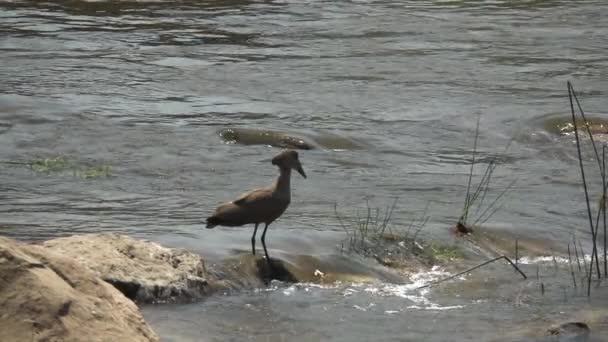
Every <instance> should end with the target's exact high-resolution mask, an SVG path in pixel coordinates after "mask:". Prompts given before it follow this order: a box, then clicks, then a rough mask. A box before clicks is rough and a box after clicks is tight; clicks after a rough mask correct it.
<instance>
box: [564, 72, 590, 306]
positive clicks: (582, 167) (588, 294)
mask: <svg viewBox="0 0 608 342" xmlns="http://www.w3.org/2000/svg"><path fill="white" fill-rule="evenodd" d="M573 93H574V88H573V87H572V83H570V81H568V98H569V100H570V112H571V114H572V125H573V126H574V137H575V138H576V151H577V153H578V162H579V167H580V169H581V178H582V181H583V189H584V190H585V202H586V203H587V216H588V218H589V227H590V229H591V236H592V239H593V247H594V252H596V253H597V249H596V248H595V247H596V246H595V230H594V229H593V215H592V214H591V205H590V204H589V191H588V189H587V180H586V178H585V167H584V166H583V156H582V153H581V141H580V137H579V134H578V127H577V124H576V115H575V114H574V102H573V101H572V97H573V96H575V95H573ZM583 260H584V258H583ZM592 272H593V252H592V253H591V268H590V270H589V274H588V286H587V296H591V273H592Z"/></svg>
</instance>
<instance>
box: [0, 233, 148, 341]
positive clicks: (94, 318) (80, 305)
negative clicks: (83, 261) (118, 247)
mask: <svg viewBox="0 0 608 342" xmlns="http://www.w3.org/2000/svg"><path fill="white" fill-rule="evenodd" d="M0 307H1V308H2V310H1V311H0V331H1V332H2V333H1V337H0V339H1V340H2V341H7V342H9V341H158V337H157V336H156V334H155V333H154V332H153V331H152V329H151V328H150V327H149V326H148V324H147V323H146V322H145V321H144V319H143V317H142V316H141V314H140V312H139V310H138V308H137V306H136V305H135V304H134V303H133V302H132V301H130V300H129V299H127V298H126V297H125V296H123V295H122V294H121V293H120V292H119V291H117V290H116V289H115V288H114V287H112V286H111V285H110V284H108V283H106V282H104V281H103V280H101V279H100V278H99V277H97V276H96V275H95V274H94V273H93V272H92V271H90V270H88V269H87V268H86V267H84V266H82V265H80V264H79V263H78V262H76V261H74V260H72V259H71V258H69V257H65V256H62V255H60V254H58V253H54V252H51V251H49V250H48V249H46V248H44V247H41V246H36V245H27V244H24V243H21V242H16V241H14V240H11V239H8V238H4V237H0Z"/></svg>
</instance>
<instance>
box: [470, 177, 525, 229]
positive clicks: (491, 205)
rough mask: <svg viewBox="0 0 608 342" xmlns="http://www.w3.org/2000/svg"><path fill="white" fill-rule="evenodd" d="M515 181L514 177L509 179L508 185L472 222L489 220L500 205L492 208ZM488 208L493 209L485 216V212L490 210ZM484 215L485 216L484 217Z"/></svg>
mask: <svg viewBox="0 0 608 342" xmlns="http://www.w3.org/2000/svg"><path fill="white" fill-rule="evenodd" d="M515 182H517V179H514V180H513V181H511V183H509V185H507V187H506V188H504V189H503V190H502V191H501V192H500V194H498V196H497V197H496V198H495V199H494V201H492V203H490V205H489V206H488V207H487V208H486V210H484V211H483V213H482V214H481V215H479V217H478V218H477V220H475V222H474V223H473V225H476V224H477V222H480V221H481V222H482V223H481V224H483V223H485V222H486V221H487V220H489V219H490V218H491V217H492V216H493V215H494V214H495V213H496V211H498V209H500V206H499V207H497V208H493V207H494V206H495V205H496V204H497V203H498V201H499V200H500V199H501V198H502V197H503V196H504V195H505V194H506V193H507V191H509V190H510V189H511V188H512V187H513V185H515ZM490 209H494V210H492V211H491V212H490V214H489V215H487V216H486V213H487V212H488V211H489V210H490ZM484 216H485V218H484Z"/></svg>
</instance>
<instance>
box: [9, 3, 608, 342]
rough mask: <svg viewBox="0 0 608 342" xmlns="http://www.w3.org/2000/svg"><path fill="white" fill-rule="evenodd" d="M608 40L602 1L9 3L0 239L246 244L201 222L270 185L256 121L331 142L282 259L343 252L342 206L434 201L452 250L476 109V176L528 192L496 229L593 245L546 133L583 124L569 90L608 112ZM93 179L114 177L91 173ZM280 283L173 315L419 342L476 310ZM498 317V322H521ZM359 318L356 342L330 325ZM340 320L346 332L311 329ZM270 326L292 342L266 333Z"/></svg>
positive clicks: (573, 177) (278, 236) (307, 159)
mask: <svg viewBox="0 0 608 342" xmlns="http://www.w3.org/2000/svg"><path fill="white" fill-rule="evenodd" d="M607 47H608V2H605V1H599V0H598V1H592V0H589V1H557V0H556V1H550V0H546V1H540V0H537V1H506V0H505V1H501V0H497V1H385V0H378V1H291V0H286V1H244V0H241V1H239V0H233V1H219V0H218V1H176V2H169V1H167V2H165V1H158V2H157V1H154V2H130V1H118V2H115V1H112V2H105V1H101V2H80V1H49V2H39V1H2V2H0V81H1V82H0V161H1V162H2V163H1V164H0V174H1V175H2V181H1V183H0V196H1V197H0V198H1V199H2V201H1V202H0V211H1V216H0V229H2V233H3V234H7V235H9V236H13V237H18V238H23V239H45V238H49V237H56V236H61V235H67V234H73V233H80V232H98V231H119V232H126V233H129V234H132V235H137V236H143V237H146V238H149V239H153V240H158V241H161V242H164V243H166V244H170V245H178V246H182V247H188V248H190V249H193V250H195V251H198V252H201V253H202V254H203V255H206V256H208V257H213V256H216V255H222V254H225V253H227V252H229V251H230V250H232V249H246V248H248V247H247V246H248V241H249V230H248V229H245V230H243V229H238V228H237V229H234V228H232V229H218V230H206V231H203V230H202V223H201V222H202V221H203V220H204V218H205V217H206V215H208V213H209V212H210V211H211V210H212V209H213V208H214V207H215V205H216V204H217V203H218V202H220V201H222V200H226V199H229V198H231V197H232V196H234V195H236V194H239V193H240V192H242V191H244V190H246V189H249V188H251V187H254V186H259V185H263V184H265V183H267V182H269V181H270V179H271V178H272V177H274V175H275V173H276V170H275V169H274V167H273V166H272V165H271V164H270V163H269V161H270V158H271V157H272V156H273V155H274V154H276V153H277V151H279V150H278V149H277V148H275V147H270V146H266V145H240V144H231V143H226V141H224V140H222V139H221V137H220V135H219V133H220V132H221V131H222V130H224V129H227V128H246V129H260V130H272V131H279V132H280V131H285V132H290V133H293V132H295V133H300V134H302V135H303V136H306V137H316V138H317V139H318V140H319V141H323V139H325V141H329V140H330V139H332V140H331V141H332V144H323V143H319V144H317V145H315V147H316V148H315V149H313V150H309V151H302V152H301V160H302V161H303V164H304V168H305V169H306V171H307V173H308V175H309V177H308V179H302V178H299V176H297V175H296V176H294V179H293V185H292V187H293V189H294V195H293V196H294V197H293V200H292V205H291V207H290V208H289V210H288V211H287V212H286V214H285V215H284V216H283V217H282V218H281V219H280V220H279V221H277V223H275V224H274V225H273V226H271V230H270V233H269V239H268V241H269V246H270V248H271V250H272V249H273V248H274V249H275V251H279V250H281V249H288V248H289V249H294V248H295V249H299V250H301V251H302V252H303V253H309V254H315V253H331V252H333V251H334V246H335V244H336V243H337V242H338V241H339V240H340V231H341V228H340V227H339V226H338V223H337V220H336V219H335V216H334V211H333V205H334V203H337V204H338V205H339V206H340V207H341V208H344V210H347V211H348V210H349V209H352V208H354V207H360V206H362V205H365V201H366V200H369V201H370V203H372V205H373V206H385V205H387V204H390V202H391V201H392V199H393V198H395V197H398V198H399V200H398V205H397V209H396V211H395V215H394V220H393V221H394V222H395V224H396V225H403V226H405V225H407V224H409V222H410V220H411V219H412V217H415V216H416V215H420V212H421V211H423V210H424V208H425V207H426V206H427V204H428V203H430V211H429V213H430V217H431V218H430V220H429V222H428V224H427V226H426V227H425V229H424V232H423V234H426V235H429V236H433V237H442V236H444V235H445V229H446V228H447V227H448V225H450V224H453V223H454V222H455V221H456V219H457V218H458V216H459V214H460V211H461V209H462V206H463V203H462V202H463V198H464V195H465V193H466V184H467V178H468V176H467V175H468V172H469V159H470V150H471V147H472V145H473V141H474V136H475V126H476V117H477V115H481V121H480V140H479V143H478V146H479V154H478V155H477V158H478V160H479V161H480V162H481V164H480V167H479V168H478V169H476V171H475V173H476V175H478V176H481V175H482V173H483V168H484V167H485V165H487V163H488V161H489V160H490V159H491V158H493V156H496V155H497V154H500V158H498V159H497V160H498V162H499V167H498V168H497V170H496V172H495V174H494V176H493V184H494V185H493V186H494V187H495V192H494V194H498V193H499V192H500V189H502V188H504V187H506V186H507V184H509V183H510V182H511V181H512V180H514V179H517V183H516V184H515V186H514V187H513V188H512V189H511V190H510V191H509V192H508V193H507V195H506V196H505V201H504V202H503V206H502V207H501V209H500V210H499V211H498V212H497V213H496V214H495V215H494V216H492V218H491V219H490V220H488V221H487V222H486V225H487V226H489V227H498V228H501V229H506V230H509V231H512V232H515V233H518V232H521V233H522V234H526V235H528V236H542V237H544V238H546V239H549V240H555V241H566V240H567V239H569V237H570V234H572V232H576V233H577V234H579V235H581V236H585V235H584V234H587V233H586V232H587V229H588V228H586V227H587V226H586V225H585V223H586V221H585V220H586V216H585V215H586V209H585V207H584V205H583V200H584V197H583V192H582V190H581V187H580V181H579V173H578V172H579V171H578V164H577V160H576V154H575V153H576V150H575V147H574V145H573V142H572V137H569V136H560V135H556V134H554V133H551V132H547V131H546V125H545V122H547V120H555V118H558V119H559V118H562V117H563V118H564V120H567V118H568V113H569V105H568V99H567V93H566V87H565V82H566V81H567V80H572V81H574V83H575V86H576V87H577V89H578V90H579V92H580V97H581V100H582V103H583V106H584V108H585V109H586V111H587V112H588V113H593V114H594V115H595V116H599V117H601V116H602V115H603V114H606V113H608V110H607V109H606V108H607V107H608V100H607V99H608V97H607V96H606V95H607V93H606V89H608V81H607V80H608V58H607V57H606V56H608V48H607ZM343 142H350V143H348V144H346V143H344V144H343ZM351 143H352V144H351ZM507 145H509V148H508V150H507V151H506V152H504V153H503V151H505V147H506V146H507ZM328 146H329V147H328ZM355 146H356V148H355ZM55 156H62V157H63V158H65V160H66V163H67V164H66V165H64V166H63V167H62V168H60V170H58V171H50V172H39V171H36V170H35V169H34V168H33V167H30V166H29V164H27V163H30V162H31V161H36V160H38V161H40V160H44V159H47V158H53V157H55ZM590 157H591V154H590V152H589V154H588V155H587V158H588V159H590ZM589 165H590V166H593V165H594V164H593V163H592V162H591V161H590V162H589ZM99 167H110V170H111V171H110V176H109V177H105V176H104V175H102V176H96V175H94V174H89V173H87V172H89V171H90V170H91V169H95V168H99ZM87 175H93V176H91V177H88V176H87ZM591 179H592V182H594V181H595V180H596V179H597V175H593V174H592V176H591ZM593 184H594V185H592V188H593V187H596V188H595V189H597V186H598V185H597V182H595V183H593ZM295 235H297V239H296V238H295V237H294V236H295ZM296 240H297V241H296ZM294 241H295V242H294ZM294 243H295V244H296V246H295V247H294V246H293V244H294ZM285 291H288V290H285V289H284V288H281V289H278V290H276V291H271V292H264V291H262V292H256V293H253V294H246V295H241V296H236V297H230V298H229V299H226V298H222V299H213V300H210V301H209V303H204V304H201V305H192V306H187V307H186V308H179V310H176V311H175V312H180V311H181V312H187V313H188V316H183V315H182V316H180V317H181V318H179V319H177V318H176V319H175V320H171V319H169V322H173V323H174V322H175V321H180V320H182V319H185V318H184V317H191V319H193V320H195V321H196V320H198V319H200V320H201V321H204V320H205V317H206V316H207V318H208V320H207V321H206V322H207V323H205V324H206V325H203V326H204V327H205V329H204V330H205V331H212V332H211V333H210V334H211V336H212V337H210V340H213V339H214V338H216V339H218V340H230V339H232V340H235V341H236V340H243V338H245V336H247V338H249V339H250V340H256V341H257V340H259V341H271V340H272V341H275V340H277V341H278V340H281V339H278V338H282V340H301V341H308V340H311V341H312V340H335V341H342V340H344V341H349V340H353V339H352V336H357V334H359V335H360V336H364V337H363V338H362V339H363V340H368V339H370V338H372V337H377V338H378V339H377V340H383V338H384V337H383V336H386V338H385V340H410V339H408V338H406V337H404V336H405V335H403V329H407V330H408V331H411V332H412V334H413V335H411V336H412V337H411V338H412V339H411V340H422V339H421V338H423V337H424V340H427V339H426V337H425V336H427V335H428V334H432V332H433V331H434V330H433V329H437V328H436V327H437V326H441V325H442V324H440V322H437V320H441V319H443V318H446V317H454V316H456V317H457V316H458V315H464V316H465V317H472V316H470V315H473V316H475V312H476V311H475V310H472V311H471V309H470V307H469V308H468V309H463V310H461V309H458V308H454V309H453V310H448V311H445V312H454V313H453V314H446V313H442V314H437V316H434V314H431V315H428V314H426V315H424V314H423V313H424V311H422V312H423V313H421V312H420V311H416V309H415V308H410V309H408V307H411V305H412V304H411V303H409V302H407V301H406V300H405V299H404V300H403V302H400V301H399V299H398V300H395V299H394V298H395V297H390V296H389V299H388V300H386V299H385V297H381V296H380V297H376V298H380V299H379V300H380V301H381V302H382V303H380V304H379V303H378V301H377V300H373V299H370V297H369V296H368V295H367V294H368V292H365V291H363V292H362V293H364V294H365V295H358V296H344V295H343V292H340V291H343V289H340V290H335V289H333V290H328V289H317V288H310V289H308V290H306V291H307V292H305V293H306V294H305V295H304V296H301V295H297V296H295V297H296V298H297V299H293V298H294V296H289V295H287V294H285V293H284V292H285ZM298 291H300V290H297V289H296V292H297V293H300V294H301V293H304V292H298ZM302 291H303V290H302ZM307 296H308V297H307ZM290 298H291V299H290ZM355 298H356V300H355ZM383 298H384V299H383ZM396 298H402V297H396ZM351 301H353V302H351ZM246 303H247V305H249V306H246V310H252V311H255V312H256V314H252V315H254V316H255V315H257V316H256V317H257V319H259V321H253V323H251V322H250V323H251V324H250V325H246V326H247V327H248V328H243V327H240V328H239V327H234V326H233V325H234V324H237V325H238V322H239V318H238V317H236V318H235V321H234V322H223V323H222V324H224V325H225V326H222V325H221V324H220V322H221V321H223V318H225V317H226V316H231V315H233V314H234V313H235V312H238V313H239V315H243V317H250V316H249V315H247V314H246V313H245V312H243V311H242V310H244V309H243V305H245V304H246ZM370 303H375V304H374V305H376V306H372V307H369V305H371V304H370ZM389 304H390V305H389ZM461 304H462V303H459V304H457V305H461ZM353 305H356V306H358V307H359V308H363V309H364V310H360V309H357V308H355V309H353V307H354V306H353ZM444 306H447V304H445V305H444ZM327 307H332V308H336V307H338V308H339V309H338V310H339V311H338V312H339V313H340V314H328V313H322V312H324V311H323V310H325V309H326V308H327ZM171 308H172V307H165V308H163V309H157V310H167V309H168V310H169V311H171V310H172V309H171ZM247 308H248V309H247ZM503 309H504V310H503ZM211 310H215V311H213V312H214V313H215V315H216V316H213V315H211V314H209V311H211ZM218 310H219V313H218ZM222 310H223V311H222ZM276 310H278V311H279V312H281V314H276V315H275V314H274V313H276ZM302 310H303V311H302ZM307 310H308V311H307ZM328 310H329V309H328ZM332 310H333V309H332ZM467 310H468V311H467ZM484 310H489V312H487V313H486V316H487V317H493V318H492V319H496V320H499V319H501V318H503V317H516V316H517V315H518V314H520V313H518V312H516V311H517V310H516V309H514V308H513V307H511V306H507V308H502V307H501V309H500V310H503V311H505V312H504V313H502V314H495V316H492V314H493V312H496V310H499V309H495V308H494V307H490V308H484ZM509 310H511V311H513V310H515V312H510V311H509ZM526 310H529V309H526ZM305 311H306V312H308V315H309V316H310V315H317V314H318V316H316V317H317V318H318V317H323V319H322V320H315V319H312V320H306V319H304V317H308V316H307V314H306V313H304V312H305ZM392 311H397V313H398V314H397V316H398V317H400V318H399V319H395V318H394V317H393V316H395V315H393V313H391V312H392ZM409 311H411V312H415V313H414V314H412V315H413V316H412V317H414V318H412V319H413V320H414V321H413V323H407V320H408V316H407V314H406V313H407V312H409ZM285 312H287V313H285ZM329 312H333V311H331V310H329ZM387 312H388V313H387ZM442 312H444V311H442ZM459 312H460V313H459ZM334 313H335V312H334ZM157 314H158V312H157ZM479 314H480V313H479V312H477V315H479ZM158 315H161V314H158ZM167 315H168V316H167V317H169V316H171V314H167ZM387 315H388V316H389V317H393V318H391V319H387V318H386V317H387ZM399 315H400V316H399ZM442 315H443V316H442ZM445 315H447V316H445ZM522 315H524V316H523V317H530V316H526V315H527V314H526V313H523V314H522ZM161 316H162V315H161ZM237 316H238V315H237ZM209 317H212V318H209ZM157 318H158V317H157ZM242 319H245V318H242ZM247 319H250V318H247ZM509 319H510V318H509ZM351 320H352V321H353V322H358V323H357V324H358V325H357V326H359V327H360V328H358V329H361V331H354V332H352V333H351V335H348V332H347V335H346V336H342V335H341V333H340V332H337V331H336V329H337V330H340V329H344V328H345V327H347V326H349V325H348V324H347V323H348V322H349V321H351ZM417 320H420V321H425V322H427V323H428V324H430V325H428V326H426V328H424V329H423V328H421V325H419V324H416V323H417V322H418V321H417ZM156 321H158V320H156ZM161 321H162V319H161ZM210 322H215V324H211V323H210ZM325 322H329V324H330V325H332V326H334V327H335V329H329V328H324V329H320V330H314V329H312V330H311V326H315V325H318V324H323V323H325ZM431 322H432V323H431ZM173 323H167V324H165V325H166V326H169V327H175V326H178V325H174V324H173ZM385 323H386V324H385ZM494 323H496V322H494ZM494 323H493V324H494ZM382 324H385V325H386V328H383V329H378V326H380V325H382ZM471 324H472V323H471ZM488 324H489V325H487V326H483V325H480V326H477V328H478V329H479V330H484V331H487V330H491V327H492V324H490V323H488ZM496 324H497V323H496ZM276 325H278V326H281V327H283V328H284V329H286V330H285V331H284V332H283V335H268V331H269V329H271V327H272V326H276ZM196 327H197V326H196V325H185V326H184V329H190V330H188V331H189V332H192V331H194V330H195V329H196ZM433 327H435V328H433ZM443 327H444V328H445V329H444V331H443V332H442V334H440V335H438V336H443V338H442V337H436V338H435V339H434V340H437V341H441V340H445V336H449V335H452V336H455V337H454V340H476V339H475V336H476V335H475V332H471V331H469V332H467V331H468V330H470V329H469V328H470V327H469V328H467V326H451V327H446V326H443ZM237 328H238V329H241V330H238V331H240V333H234V332H231V333H228V331H233V330H234V329H237ZM427 328H428V329H427ZM163 329H164V330H163V332H166V334H167V335H166V336H173V335H172V333H171V332H170V329H169V328H163ZM167 329H169V330H167ZM193 329H194V330H193ZM201 329H202V328H201ZM213 329H216V330H213ZM247 329H249V330H247ZM370 329H372V330H374V329H376V331H378V330H382V332H379V334H380V335H378V336H376V334H370V333H369V331H370ZM440 330H441V329H440ZM364 331H366V332H364ZM309 333H310V335H308V334H309ZM361 334H362V335H361ZM383 334H384V335H383ZM186 335H190V336H195V335H192V334H190V333H187V334H186ZM216 335H217V336H216ZM277 336H278V337H277ZM281 336H283V337H281ZM286 336H287V337H286ZM290 336H291V337H290ZM296 337H298V338H296ZM167 338H169V337H167ZM184 338H185V337H184ZM401 338H403V339H401ZM177 340H180V339H179V338H178V339H177ZM428 340H431V339H428Z"/></svg>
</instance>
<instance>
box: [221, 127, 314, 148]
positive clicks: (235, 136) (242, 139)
mask: <svg viewBox="0 0 608 342" xmlns="http://www.w3.org/2000/svg"><path fill="white" fill-rule="evenodd" d="M220 137H221V138H222V140H224V141H225V142H228V143H238V144H243V145H270V146H274V147H280V148H292V149H300V150H312V149H313V148H314V146H313V144H311V143H310V142H307V141H306V140H305V139H304V138H301V137H297V136H292V135H289V134H286V133H283V132H279V131H268V130H257V129H247V128H228V129H224V130H222V131H220Z"/></svg>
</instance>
